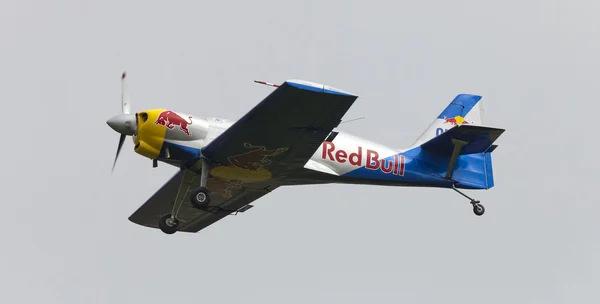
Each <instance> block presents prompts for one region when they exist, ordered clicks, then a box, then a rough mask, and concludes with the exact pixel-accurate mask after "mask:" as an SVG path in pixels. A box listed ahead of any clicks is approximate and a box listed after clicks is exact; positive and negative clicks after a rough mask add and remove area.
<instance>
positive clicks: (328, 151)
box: [321, 141, 335, 160]
mask: <svg viewBox="0 0 600 304" xmlns="http://www.w3.org/2000/svg"><path fill="white" fill-rule="evenodd" d="M333 150H335V145H334V144H333V143H332V142H330V141H324V142H323V155H322V156H321V157H322V158H323V159H326V157H327V156H329V160H333Z"/></svg>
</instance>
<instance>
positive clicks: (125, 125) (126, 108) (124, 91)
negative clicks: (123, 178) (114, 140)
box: [106, 72, 137, 173]
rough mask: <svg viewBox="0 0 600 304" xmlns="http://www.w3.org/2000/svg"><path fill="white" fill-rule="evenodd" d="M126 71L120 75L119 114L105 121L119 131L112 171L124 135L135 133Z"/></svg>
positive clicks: (135, 122)
mask: <svg viewBox="0 0 600 304" xmlns="http://www.w3.org/2000/svg"><path fill="white" fill-rule="evenodd" d="M126 77H127V73H126V72H123V75H122V76H121V106H122V108H121V111H122V114H121V115H117V116H114V117H112V118H110V119H109V120H107V121H106V123H107V124H108V125H109V126H110V127H111V128H112V129H113V130H115V131H117V133H120V134H121V136H120V137H119V144H118V146H117V153H116V155H115V161H114V162H113V167H112V171H111V173H112V172H114V171H115V165H116V164H117V159H118V158H119V153H121V148H122V147H123V143H124V142H125V137H127V135H129V136H134V135H136V133H137V119H136V115H135V114H131V113H130V112H131V105H130V104H129V102H130V97H129V89H128V86H127V79H126Z"/></svg>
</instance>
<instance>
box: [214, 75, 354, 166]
mask: <svg viewBox="0 0 600 304" xmlns="http://www.w3.org/2000/svg"><path fill="white" fill-rule="evenodd" d="M357 98H358V97H357V96H355V95H353V94H349V93H346V92H342V91H339V90H337V89H334V88H330V87H327V86H324V85H319V84H314V83H310V82H304V81H286V82H285V83H284V84H282V85H281V86H280V87H279V88H277V89H276V90H275V91H273V92H272V93H271V94H270V95H269V96H267V97H266V98H265V99H264V100H263V101H261V102H260V103H259V104H258V105H256V106H255V107H254V108H253V109H252V110H250V112H248V113H247V114H246V115H244V116H243V117H242V118H241V119H240V120H238V121H237V122H236V123H235V124H233V125H232V126H231V127H230V128H228V129H227V130H226V131H225V132H224V133H223V134H221V135H220V136H218V137H217V138H216V139H215V140H213V141H212V142H211V143H210V144H208V145H207V146H206V147H204V148H203V149H202V154H203V155H204V156H205V157H207V158H208V159H210V160H211V161H213V162H216V163H218V164H221V165H224V166H226V165H230V164H231V165H236V164H235V163H233V164H232V162H231V159H232V158H233V159H235V156H238V155H240V154H244V153H248V151H252V150H256V149H259V148H260V147H262V148H263V150H264V151H266V153H264V154H266V155H272V156H268V157H267V158H266V159H267V160H265V161H264V162H262V160H261V159H260V158H258V159H259V160H258V161H257V157H249V159H250V162H251V163H252V164H248V163H247V162H244V161H245V160H244V159H243V157H242V161H241V164H237V165H238V166H239V167H243V168H247V169H256V168H257V167H262V166H264V167H265V168H266V169H268V170H269V171H270V172H272V174H273V176H274V177H277V176H282V175H285V174H286V173H289V172H292V171H295V170H297V169H298V168H302V167H304V165H305V164H306V162H307V161H308V160H309V159H310V158H311V157H312V155H313V154H314V153H315V151H316V150H317V149H318V148H319V146H320V145H321V144H322V143H323V141H324V140H325V138H326V137H327V135H329V133H330V132H331V131H332V130H333V128H335V127H337V126H338V124H339V123H340V122H341V120H342V117H343V116H344V115H345V114H346V112H347V111H348V109H350V107H351V106H352V104H353V103H354V101H355V100H356V99H357ZM277 149H279V150H277ZM282 150H285V151H284V152H281V153H277V151H282ZM258 154H260V153H258ZM232 156H233V157H232Z"/></svg>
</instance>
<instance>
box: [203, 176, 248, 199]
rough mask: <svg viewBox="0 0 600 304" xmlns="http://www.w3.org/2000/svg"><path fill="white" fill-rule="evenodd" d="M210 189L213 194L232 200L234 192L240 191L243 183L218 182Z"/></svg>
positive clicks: (211, 185) (212, 184)
mask: <svg viewBox="0 0 600 304" xmlns="http://www.w3.org/2000/svg"><path fill="white" fill-rule="evenodd" d="M209 187H210V188H209V189H210V192H211V193H212V194H217V195H220V196H222V197H224V198H230V197H232V196H233V191H234V190H240V189H241V188H242V181H224V180H216V181H215V182H214V183H211V184H210V185H209Z"/></svg>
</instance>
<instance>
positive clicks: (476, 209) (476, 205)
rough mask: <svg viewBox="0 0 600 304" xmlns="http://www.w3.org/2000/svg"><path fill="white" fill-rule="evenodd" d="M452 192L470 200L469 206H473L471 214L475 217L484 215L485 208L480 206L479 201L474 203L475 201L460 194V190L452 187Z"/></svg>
mask: <svg viewBox="0 0 600 304" xmlns="http://www.w3.org/2000/svg"><path fill="white" fill-rule="evenodd" d="M452 190H454V191H456V192H458V193H459V194H460V195H462V196H464V197H466V198H468V199H469V200H471V205H473V213H475V215H477V216H482V215H483V214H484V213H485V208H484V207H483V205H482V204H481V202H480V201H476V200H474V199H472V198H470V197H469V196H467V195H466V194H464V193H462V192H461V191H460V190H458V189H456V188H455V187H454V186H452Z"/></svg>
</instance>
